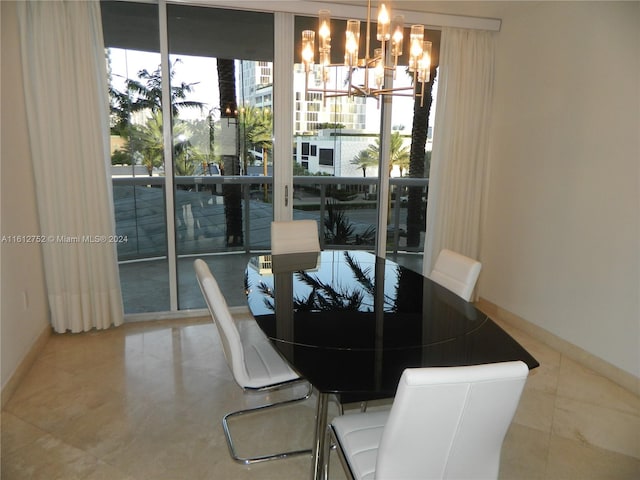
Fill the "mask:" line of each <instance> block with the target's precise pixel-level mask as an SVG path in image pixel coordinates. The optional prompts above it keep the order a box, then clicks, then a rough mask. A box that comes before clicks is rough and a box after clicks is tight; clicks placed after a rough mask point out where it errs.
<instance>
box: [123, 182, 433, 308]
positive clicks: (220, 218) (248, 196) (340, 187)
mask: <svg viewBox="0 0 640 480" xmlns="http://www.w3.org/2000/svg"><path fill="white" fill-rule="evenodd" d="M377 182H378V179H377V178H358V177H340V178H338V177H330V176H326V177H325V176H298V177H294V182H293V183H294V191H293V217H294V219H296V220H297V219H303V218H308V219H314V220H316V221H318V225H319V227H320V232H321V235H320V241H321V248H322V249H324V250H330V249H337V248H339V249H357V250H369V251H373V250H374V248H375V230H376V228H377V198H376V192H377ZM428 182H429V180H428V179H412V178H411V179H410V178H393V179H391V181H390V191H391V193H390V197H391V198H390V201H389V203H388V205H389V211H388V216H389V222H388V227H387V252H388V253H387V255H388V256H389V257H390V258H393V259H394V260H396V261H398V262H399V263H403V264H406V265H407V266H409V267H410V268H414V269H416V270H420V269H421V264H422V255H421V252H422V250H423V248H424V247H423V239H424V235H423V234H420V238H419V239H418V241H417V243H416V242H413V243H414V245H412V246H408V245H407V210H408V207H407V205H408V199H409V195H408V192H409V191H410V189H412V191H413V192H414V193H413V195H417V196H419V198H420V199H422V201H421V202H420V203H421V211H420V214H419V217H420V220H419V221H421V222H422V223H421V225H422V226H424V211H425V208H426V201H424V199H426V192H427V188H428ZM229 185H235V186H237V188H238V189H239V194H240V197H241V202H240V205H241V211H242V219H241V221H242V242H241V244H239V245H237V246H233V247H228V246H227V245H226V243H227V242H226V216H225V205H224V190H225V189H226V188H227V186H229ZM113 193H114V205H115V217H116V231H117V234H118V235H120V236H123V237H124V238H126V239H127V241H126V242H123V243H120V244H118V260H119V262H120V279H121V285H122V292H123V298H124V304H125V313H127V314H134V313H143V312H160V311H168V310H169V308H170V307H169V277H168V265H169V263H168V259H167V222H166V218H165V201H166V199H165V193H166V192H165V179H164V178H163V177H147V176H140V177H120V178H113ZM271 194H272V177H263V176H259V177H250V176H198V177H177V178H176V190H175V192H174V200H175V209H176V215H175V236H176V237H175V238H176V252H177V277H178V295H179V308H180V309H181V310H186V309H196V308H204V306H205V305H204V301H203V300H202V296H201V295H200V291H199V290H198V287H197V284H196V282H195V277H194V275H193V267H192V262H193V259H194V258H196V257H205V258H208V259H210V260H211V261H212V262H213V267H212V269H213V270H214V273H215V274H216V277H218V278H219V283H220V285H221V288H222V290H223V292H224V294H225V296H226V297H227V299H228V301H229V304H230V305H244V302H245V300H244V292H243V288H242V285H243V272H244V267H245V265H246V263H247V261H248V259H249V257H251V256H252V255H253V254H255V252H260V251H266V250H269V249H270V224H271V220H272V218H273V205H272V203H271V200H272V195H271ZM422 228H424V227H422Z"/></svg>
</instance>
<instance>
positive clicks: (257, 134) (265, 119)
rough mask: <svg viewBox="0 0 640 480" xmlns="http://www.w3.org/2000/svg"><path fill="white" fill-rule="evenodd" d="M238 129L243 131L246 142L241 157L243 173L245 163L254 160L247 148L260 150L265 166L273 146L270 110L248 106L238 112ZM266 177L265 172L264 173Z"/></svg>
mask: <svg viewBox="0 0 640 480" xmlns="http://www.w3.org/2000/svg"><path fill="white" fill-rule="evenodd" d="M239 120H240V128H241V129H242V131H244V138H245V139H246V142H243V148H244V152H243V157H244V158H245V171H246V167H247V161H248V159H249V158H251V160H250V161H251V163H252V164H253V162H254V161H255V158H253V157H252V155H250V154H249V147H250V146H253V147H254V148H256V147H257V148H260V149H261V150H262V152H263V153H262V161H263V164H264V166H265V170H266V166H267V161H268V156H267V155H268V151H269V150H270V149H271V148H272V146H273V118H272V115H271V110H270V109H268V108H257V107H254V106H249V107H246V108H244V109H242V111H241V112H240V115H239ZM265 175H266V171H265Z"/></svg>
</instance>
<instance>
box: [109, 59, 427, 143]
mask: <svg viewBox="0 0 640 480" xmlns="http://www.w3.org/2000/svg"><path fill="white" fill-rule="evenodd" d="M176 58H179V59H180V63H179V64H177V65H176V66H175V68H174V70H175V76H174V77H173V83H174V85H178V84H180V83H181V82H185V83H194V85H193V86H192V89H193V91H192V92H191V93H190V94H189V96H188V100H192V101H197V102H201V103H204V104H206V105H207V107H206V108H205V109H204V111H203V114H202V115H201V114H200V111H199V110H197V109H185V110H183V111H182V112H180V117H181V118H182V119H184V120H195V119H198V118H201V116H206V115H207V112H208V109H209V108H212V107H218V106H219V104H220V102H219V95H218V86H217V84H218V75H217V70H216V60H215V58H211V57H195V56H189V55H178V56H173V55H172V56H170V60H171V62H172V63H173V62H174V61H175V60H176ZM110 59H111V70H112V82H113V83H114V85H115V86H116V88H118V89H119V90H122V89H123V88H124V77H128V78H136V79H137V78H138V76H137V72H139V71H140V70H142V69H146V70H148V71H149V72H153V71H154V70H155V69H157V68H158V65H159V64H160V54H158V53H150V52H141V51H136V50H123V49H117V48H112V49H110ZM236 71H237V70H236ZM236 84H237V85H238V86H239V85H240V82H239V81H236ZM436 84H437V82H436ZM434 103H435V102H434ZM369 104H370V105H375V101H370V102H369ZM433 110H435V109H432V111H433ZM412 112H413V99H412V98H411V97H394V99H393V114H392V115H393V119H392V125H399V124H402V125H404V126H405V127H406V128H407V129H409V131H410V129H411V118H412V114H413V113H412ZM432 117H433V115H432ZM379 125H380V112H379V110H377V109H376V108H375V106H374V107H372V108H368V109H367V130H369V131H378V130H379ZM430 125H432V121H430Z"/></svg>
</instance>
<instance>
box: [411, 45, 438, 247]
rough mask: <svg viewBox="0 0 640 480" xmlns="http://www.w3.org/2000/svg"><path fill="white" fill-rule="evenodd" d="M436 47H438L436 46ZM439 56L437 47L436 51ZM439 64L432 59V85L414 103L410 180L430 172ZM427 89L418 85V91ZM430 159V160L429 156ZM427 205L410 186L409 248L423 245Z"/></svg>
mask: <svg viewBox="0 0 640 480" xmlns="http://www.w3.org/2000/svg"><path fill="white" fill-rule="evenodd" d="M434 47H435V45H434ZM432 51H433V52H435V53H436V55H437V48H434V49H433V50H432ZM437 67H438V62H437V58H433V57H432V62H431V68H430V72H429V82H428V83H426V84H425V85H424V92H425V93H424V98H423V99H421V98H419V97H416V99H415V101H414V104H413V125H412V127H411V151H410V155H409V158H410V160H409V177H411V178H424V177H425V174H426V173H428V172H427V171H425V170H426V163H427V155H426V146H427V134H428V131H429V130H428V129H429V113H430V112H431V105H432V103H433V95H432V90H433V83H434V81H435V79H436V74H437ZM422 88H423V86H422V84H421V83H416V85H415V91H416V92H419V91H421V90H422ZM429 160H430V157H429ZM424 212H425V206H424V203H423V200H422V188H421V187H409V193H408V199H407V246H408V247H417V246H418V245H419V244H420V232H423V231H424V228H425V221H426V219H425V217H424Z"/></svg>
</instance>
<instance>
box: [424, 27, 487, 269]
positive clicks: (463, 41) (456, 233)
mask: <svg viewBox="0 0 640 480" xmlns="http://www.w3.org/2000/svg"><path fill="white" fill-rule="evenodd" d="M494 44H495V34H494V33H493V32H487V31H480V30H464V29H457V28H443V30H442V37H441V44H440V67H439V78H438V96H437V110H436V119H435V125H434V133H433V137H434V141H433V152H432V155H431V170H430V173H429V198H428V202H427V227H426V236H425V251H424V260H423V272H424V274H425V275H428V274H429V273H430V272H431V269H432V265H433V262H435V258H436V257H437V255H438V253H439V252H440V250H441V249H443V248H448V249H450V250H454V251H457V252H459V253H462V254H463V255H467V256H469V257H472V258H476V259H477V258H478V256H479V253H480V230H481V214H482V210H483V202H484V195H485V190H486V187H485V185H486V179H487V177H488V175H487V165H488V161H487V160H488V136H489V127H490V116H491V115H490V113H491V99H492V91H493V65H494V50H495V46H494Z"/></svg>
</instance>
